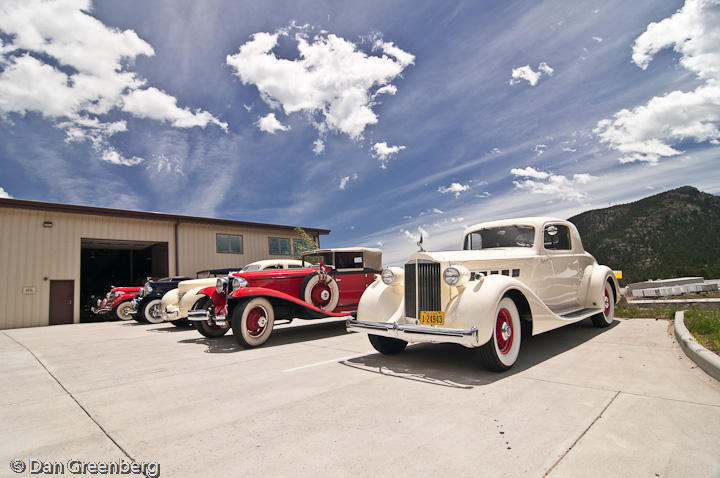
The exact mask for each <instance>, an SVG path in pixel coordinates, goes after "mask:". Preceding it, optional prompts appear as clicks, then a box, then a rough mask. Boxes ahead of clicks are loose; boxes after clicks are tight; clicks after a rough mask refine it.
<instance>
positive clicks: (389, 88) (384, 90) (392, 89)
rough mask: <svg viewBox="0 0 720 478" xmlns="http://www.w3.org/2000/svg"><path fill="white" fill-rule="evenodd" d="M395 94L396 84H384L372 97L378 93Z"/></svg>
mask: <svg viewBox="0 0 720 478" xmlns="http://www.w3.org/2000/svg"><path fill="white" fill-rule="evenodd" d="M396 94H397V86H395V85H386V86H383V87H382V88H379V89H378V90H377V91H376V92H375V94H374V95H373V98H375V97H377V96H379V95H396Z"/></svg>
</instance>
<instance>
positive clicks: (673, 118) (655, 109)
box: [593, 0, 720, 164]
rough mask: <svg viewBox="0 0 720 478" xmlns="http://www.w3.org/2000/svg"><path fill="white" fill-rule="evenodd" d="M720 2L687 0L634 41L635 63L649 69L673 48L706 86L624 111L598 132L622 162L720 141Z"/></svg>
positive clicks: (653, 159) (653, 158)
mask: <svg viewBox="0 0 720 478" xmlns="http://www.w3.org/2000/svg"><path fill="white" fill-rule="evenodd" d="M718 45H720V2H718V1H717V0H687V1H686V2H685V5H684V6H683V7H682V8H681V9H680V10H678V11H677V12H676V13H675V14H673V15H672V16H670V17H667V18H665V19H663V20H662V21H660V22H658V23H651V24H650V25H648V27H647V29H646V30H645V32H644V33H643V34H642V35H640V36H639V37H638V38H637V39H636V40H635V44H634V45H633V54H632V60H633V62H634V63H635V64H636V65H637V66H639V67H640V68H642V69H643V70H645V69H647V68H648V66H649V64H650V61H652V59H653V57H654V55H655V54H656V53H658V52H659V51H661V50H663V49H665V48H670V47H673V49H674V50H675V51H676V52H677V53H679V54H680V56H681V58H680V63H681V64H682V65H683V66H684V67H685V68H687V69H688V70H690V71H692V72H693V73H695V74H696V75H697V77H698V78H699V79H701V80H704V84H702V85H700V86H698V87H697V88H696V89H695V90H694V91H689V92H683V91H672V92H670V93H667V94H665V95H663V96H656V97H654V98H652V99H650V100H649V101H648V102H647V103H646V104H645V105H639V106H636V107H634V108H631V109H628V108H625V109H622V110H620V111H618V112H617V113H615V115H614V116H613V118H612V119H604V120H601V121H599V122H598V124H597V127H596V128H595V129H594V130H593V132H594V133H596V134H597V135H598V137H599V138H600V141H602V142H604V143H607V144H608V145H609V146H610V147H611V148H613V149H615V150H617V151H619V152H620V153H622V154H623V155H622V157H621V158H620V161H621V162H624V163H625V162H633V161H645V162H648V163H651V164H656V163H658V162H659V161H660V160H661V159H663V158H669V157H673V156H679V155H681V154H682V153H683V152H682V151H681V150H679V149H678V148H677V147H676V145H677V144H679V143H681V142H683V141H688V140H693V141H695V142H697V143H704V142H710V143H714V144H717V143H719V142H720V129H719V125H720V48H719V47H718Z"/></svg>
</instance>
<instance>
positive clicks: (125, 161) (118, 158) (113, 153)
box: [100, 146, 143, 166]
mask: <svg viewBox="0 0 720 478" xmlns="http://www.w3.org/2000/svg"><path fill="white" fill-rule="evenodd" d="M100 159H102V160H103V161H107V162H108V163H112V164H118V165H122V166H135V165H136V164H140V163H142V162H143V158H138V157H137V156H133V157H132V158H126V157H125V156H123V154H122V153H120V152H118V151H117V150H116V149H115V148H113V147H112V146H107V147H106V148H105V149H103V150H102V153H101V156H100Z"/></svg>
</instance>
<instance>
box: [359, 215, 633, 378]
mask: <svg viewBox="0 0 720 478" xmlns="http://www.w3.org/2000/svg"><path fill="white" fill-rule="evenodd" d="M618 292H619V287H618V283H617V279H616V278H615V275H614V273H613V271H612V270H610V268H608V267H606V266H603V265H599V264H598V263H597V261H596V260H595V259H594V258H593V257H592V256H591V255H590V254H589V253H587V252H585V250H584V249H583V246H582V242H581V240H580V235H579V234H578V231H577V229H576V227H575V226H574V225H573V224H572V223H570V222H568V221H564V220H561V219H553V218H547V217H529V218H520V219H508V220H501V221H494V222H486V223H482V224H478V225H476V226H472V227H470V228H468V229H466V230H465V233H464V235H463V242H462V250H459V251H444V252H425V251H423V250H422V247H421V251H420V252H417V253H415V254H413V255H412V256H411V257H410V259H409V260H408V262H406V263H405V266H404V267H389V268H385V269H384V270H383V271H382V274H381V276H380V277H378V278H377V280H376V281H375V282H374V283H373V284H372V285H371V286H370V287H368V288H367V290H366V291H365V293H364V294H363V296H362V298H361V299H360V304H359V306H358V311H357V318H356V319H355V318H350V319H348V320H347V329H348V331H361V332H367V334H368V338H369V339H370V343H371V344H372V345H373V347H374V348H375V349H376V350H378V351H379V352H381V353H383V354H394V353H399V352H402V351H403V350H404V349H405V347H406V345H407V344H408V342H450V343H457V344H461V345H464V346H466V347H476V348H477V349H478V355H479V358H480V360H481V362H482V363H483V364H484V365H485V366H486V367H487V368H489V369H490V370H493V371H503V370H507V369H509V368H510V367H512V366H513V364H515V362H516V361H517V359H518V355H519V353H520V344H521V338H522V334H521V329H522V328H527V330H528V332H529V333H532V335H536V334H540V333H542V332H547V331H549V330H552V329H555V328H558V327H562V326H563V325H567V324H571V323H574V322H578V321H580V320H584V319H587V318H590V319H591V320H592V323H593V324H594V325H595V326H597V327H607V326H609V325H610V324H611V323H612V322H613V317H614V311H615V303H616V302H617V300H618Z"/></svg>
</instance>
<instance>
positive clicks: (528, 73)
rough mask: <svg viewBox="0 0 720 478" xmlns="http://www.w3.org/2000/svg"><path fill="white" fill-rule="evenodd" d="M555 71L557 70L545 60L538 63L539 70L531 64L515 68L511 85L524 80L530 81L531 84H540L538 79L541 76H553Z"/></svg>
mask: <svg viewBox="0 0 720 478" xmlns="http://www.w3.org/2000/svg"><path fill="white" fill-rule="evenodd" d="M554 71H555V70H554V69H553V68H551V67H550V66H549V65H548V64H547V63H545V62H544V61H542V62H540V64H539V65H538V71H535V70H533V69H532V67H531V66H530V65H525V66H521V67H519V68H513V71H512V78H510V81H509V83H510V84H511V85H515V84H517V83H520V82H521V81H522V80H525V81H527V82H528V83H530V86H535V85H537V84H538V81H540V78H542V77H543V76H545V75H547V76H552V74H553V72H554Z"/></svg>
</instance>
